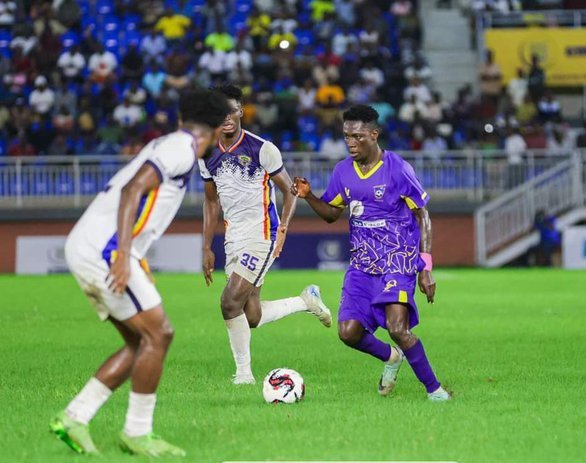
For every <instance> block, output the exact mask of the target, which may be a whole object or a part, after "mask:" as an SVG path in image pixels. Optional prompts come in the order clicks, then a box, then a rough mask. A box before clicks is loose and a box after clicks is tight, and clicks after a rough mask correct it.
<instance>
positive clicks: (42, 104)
mask: <svg viewBox="0 0 586 463" xmlns="http://www.w3.org/2000/svg"><path fill="white" fill-rule="evenodd" d="M54 103H55V93H54V92H53V90H51V89H50V88H49V87H48V85H47V78H46V77H45V76H38V77H37V78H36V79H35V89H34V90H33V91H32V92H31V94H30V96H29V104H30V105H31V107H32V108H33V110H34V111H35V112H36V113H37V114H41V115H45V114H48V113H49V112H51V110H52V109H53V104H54Z"/></svg>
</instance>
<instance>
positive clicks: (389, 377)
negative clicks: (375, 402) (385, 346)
mask: <svg viewBox="0 0 586 463" xmlns="http://www.w3.org/2000/svg"><path fill="white" fill-rule="evenodd" d="M391 349H396V350H397V352H398V353H399V359H398V360H397V361H396V362H394V363H385V367H384V369H383V373H382V375H381V377H380V380H379V382H378V393H379V394H380V395H382V396H387V395H389V394H390V393H391V392H392V391H393V389H395V385H396V384H397V375H398V374H399V369H400V368H401V365H402V364H403V360H404V359H405V355H403V351H402V350H401V349H399V348H398V347H392V348H391Z"/></svg>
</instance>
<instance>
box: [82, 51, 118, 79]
mask: <svg viewBox="0 0 586 463" xmlns="http://www.w3.org/2000/svg"><path fill="white" fill-rule="evenodd" d="M117 66H118V60H117V59H116V56H114V53H112V52H109V51H104V52H103V53H99V52H96V53H94V54H93V55H92V56H90V62H89V69H90V71H92V72H95V73H96V74H98V75H100V76H107V75H109V74H111V73H112V72H113V71H114V69H116V67H117Z"/></svg>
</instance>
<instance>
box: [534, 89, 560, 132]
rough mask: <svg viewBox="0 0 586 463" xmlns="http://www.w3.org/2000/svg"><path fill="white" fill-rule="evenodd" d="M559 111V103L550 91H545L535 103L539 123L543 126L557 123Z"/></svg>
mask: <svg viewBox="0 0 586 463" xmlns="http://www.w3.org/2000/svg"><path fill="white" fill-rule="evenodd" d="M561 110H562V107H561V105H560V102H559V101H557V100H555V99H554V97H553V93H552V92H551V90H546V91H545V94H544V95H543V96H542V97H541V98H540V99H539V102H538V103H537V112H538V113H539V119H540V120H541V122H542V123H544V124H545V123H547V122H552V121H557V120H558V119H559V118H560V116H561Z"/></svg>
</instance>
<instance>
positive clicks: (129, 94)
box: [124, 81, 147, 107]
mask: <svg viewBox="0 0 586 463" xmlns="http://www.w3.org/2000/svg"><path fill="white" fill-rule="evenodd" d="M124 98H128V101H130V103H131V104H133V105H136V106H140V107H143V106H144V104H145V102H146V99H147V93H146V91H145V89H144V88H142V87H140V86H139V85H138V83H136V81H133V82H132V83H131V84H130V87H128V88H127V89H126V90H125V91H124Z"/></svg>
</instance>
